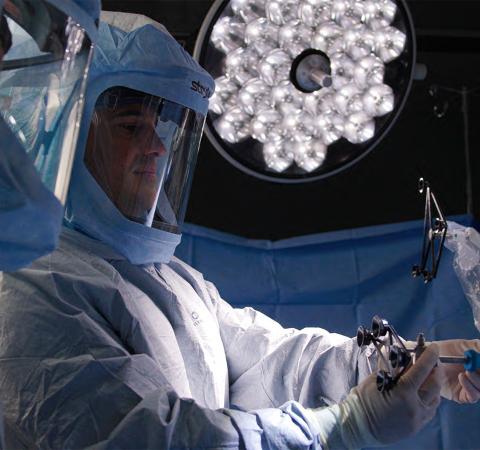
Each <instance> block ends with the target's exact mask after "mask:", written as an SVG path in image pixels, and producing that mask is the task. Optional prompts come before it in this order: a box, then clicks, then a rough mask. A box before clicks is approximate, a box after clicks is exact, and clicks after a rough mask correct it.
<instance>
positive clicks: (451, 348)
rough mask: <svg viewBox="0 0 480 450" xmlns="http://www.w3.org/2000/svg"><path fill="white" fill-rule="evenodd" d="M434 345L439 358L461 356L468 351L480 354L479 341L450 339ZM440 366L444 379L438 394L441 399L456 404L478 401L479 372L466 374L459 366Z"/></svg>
mask: <svg viewBox="0 0 480 450" xmlns="http://www.w3.org/2000/svg"><path fill="white" fill-rule="evenodd" d="M435 343H436V344H437V346H438V349H439V353H440V355H441V356H463V354H464V352H465V351H466V350H469V349H473V350H475V351H477V352H480V340H479V339H475V340H465V339H452V340H448V341H435ZM440 365H441V366H442V368H443V371H444V372H445V377H446V379H445V383H444V384H443V386H442V390H441V392H440V393H441V395H442V397H444V398H447V399H448V400H453V401H455V402H457V403H476V402H478V401H479V400H480V370H477V371H476V372H466V371H465V369H464V367H463V365H461V364H443V363H440Z"/></svg>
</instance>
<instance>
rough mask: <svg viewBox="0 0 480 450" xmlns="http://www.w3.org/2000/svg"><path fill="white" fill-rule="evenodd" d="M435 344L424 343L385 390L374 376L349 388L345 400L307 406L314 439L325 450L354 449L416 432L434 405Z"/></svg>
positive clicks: (436, 380)
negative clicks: (313, 424) (316, 429)
mask: <svg viewBox="0 0 480 450" xmlns="http://www.w3.org/2000/svg"><path fill="white" fill-rule="evenodd" d="M437 361H438V347H437V346H436V345H435V344H432V345H430V346H429V347H428V348H427V349H426V350H425V351H424V352H423V354H422V355H421V357H420V358H419V359H418V361H417V362H416V364H415V365H414V366H412V367H411V368H410V369H408V370H407V372H406V373H405V374H403V375H402V377H401V378H400V379H399V380H398V382H397V384H396V385H395V386H394V387H393V388H392V389H391V390H389V391H388V392H384V393H382V392H379V391H378V389H377V384H376V375H375V374H372V375H370V376H369V377H367V378H366V379H365V380H364V381H363V382H362V383H361V384H359V385H358V386H357V387H355V388H353V389H352V390H351V391H350V394H349V395H348V396H347V398H346V399H345V400H344V401H342V402H341V403H339V404H338V405H333V406H330V407H327V408H321V409H316V410H313V413H314V415H315V418H316V420H317V422H318V424H319V427H320V433H319V434H320V440H321V442H322V444H323V445H324V446H325V447H326V448H328V449H330V450H337V449H338V450H340V449H358V448H362V447H369V446H378V445H384V444H389V443H392V442H396V441H399V440H401V439H404V438H406V437H408V436H412V435H414V434H415V433H417V432H418V431H419V430H420V429H421V428H423V426H424V425H426V424H427V423H428V422H429V421H430V420H431V419H432V418H433V416H434V415H435V412H436V410H437V407H438V405H439V404H440V387H441V383H442V373H441V369H440V368H438V367H435V366H436V364H437Z"/></svg>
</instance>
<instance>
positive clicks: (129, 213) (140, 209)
mask: <svg viewBox="0 0 480 450" xmlns="http://www.w3.org/2000/svg"><path fill="white" fill-rule="evenodd" d="M156 201H157V192H156V190H155V191H152V190H150V191H147V192H144V193H143V195H137V196H135V197H134V198H130V199H129V201H128V202H124V203H123V204H121V205H117V208H118V209H119V210H120V212H121V213H122V214H123V215H124V216H125V217H126V218H127V219H129V220H131V221H133V222H136V223H141V224H142V225H145V224H146V223H147V222H148V221H149V220H148V217H149V215H150V212H151V210H152V208H155V207H156Z"/></svg>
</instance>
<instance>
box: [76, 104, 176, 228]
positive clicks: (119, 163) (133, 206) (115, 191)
mask: <svg viewBox="0 0 480 450" xmlns="http://www.w3.org/2000/svg"><path fill="white" fill-rule="evenodd" d="M156 124H157V111H156V110H154V109H153V108H152V109H149V108H148V107H147V108H146V107H145V105H142V104H140V103H138V104H136V103H133V104H130V105H126V106H122V107H117V108H115V109H107V108H101V109H98V110H97V111H96V112H95V115H94V119H93V120H92V124H91V126H90V132H89V136H88V142H87V150H86V155H85V164H86V166H87V167H88V169H89V170H90V172H91V174H92V175H93V176H94V178H95V179H96V181H97V182H98V183H99V184H100V186H101V187H102V189H103V190H104V191H105V193H106V194H107V195H108V196H109V198H110V199H111V200H112V201H113V203H114V204H115V206H116V207H117V208H118V209H119V210H120V211H121V212H122V213H123V214H124V215H125V216H127V217H128V218H130V219H133V220H141V218H142V217H145V215H146V214H148V212H149V210H150V209H151V208H152V207H153V206H154V205H155V202H156V199H157V195H158V189H159V184H160V180H159V173H158V170H159V162H160V158H163V157H166V150H165V148H164V146H163V144H162V141H161V140H160V138H159V137H158V136H157V134H156V132H155V127H156Z"/></svg>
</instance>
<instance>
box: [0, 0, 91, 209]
mask: <svg viewBox="0 0 480 450" xmlns="http://www.w3.org/2000/svg"><path fill="white" fill-rule="evenodd" d="M91 54H92V45H91V41H90V39H89V37H88V36H87V34H86V32H85V30H84V29H83V28H82V27H81V26H80V25H79V24H78V23H76V21H75V20H74V19H72V18H71V17H69V16H68V15H66V14H65V13H63V12H62V11H60V10H58V9H56V8H55V7H54V6H52V5H51V4H49V3H47V2H46V1H44V0H6V1H5V4H4V7H3V11H2V16H1V22H0V57H1V58H0V59H1V63H0V114H1V116H2V117H3V119H4V120H5V122H6V123H7V124H8V126H9V128H10V129H11V131H12V132H13V133H14V134H15V136H16V138H17V139H18V141H19V142H20V143H21V145H22V146H23V148H24V149H25V151H26V152H27V154H28V155H29V156H30V158H31V159H32V161H33V163H34V165H35V167H36V169H37V171H38V173H39V175H40V177H41V179H42V181H43V182H44V184H45V185H46V186H47V188H48V189H50V190H51V191H52V192H53V193H54V194H55V196H56V197H57V198H58V199H59V200H60V202H62V204H64V203H65V199H66V195H67V191H68V185H69V182H70V173H71V169H72V164H73V157H74V152H75V149H76V143H77V138H78V129H79V124H80V120H81V115H82V110H83V96H84V92H85V87H86V75H87V71H88V67H89V64H90V59H91ZM0 151H1V148H0Z"/></svg>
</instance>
